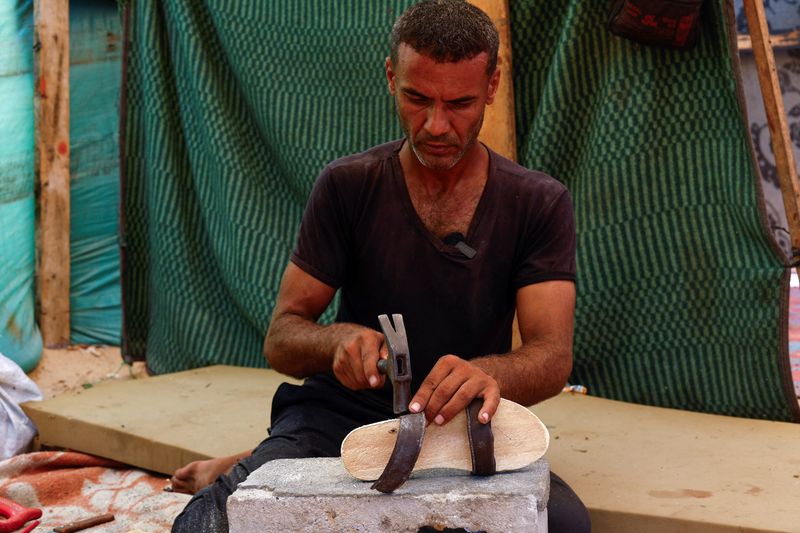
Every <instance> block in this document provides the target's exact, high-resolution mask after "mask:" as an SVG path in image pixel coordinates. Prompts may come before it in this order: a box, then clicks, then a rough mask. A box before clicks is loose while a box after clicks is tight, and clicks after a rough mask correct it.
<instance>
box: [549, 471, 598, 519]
mask: <svg viewBox="0 0 800 533" xmlns="http://www.w3.org/2000/svg"><path fill="white" fill-rule="evenodd" d="M547 529H548V531H549V532H550V533H589V532H590V531H591V530H592V521H591V519H590V518H589V511H588V510H587V509H586V506H585V505H584V504H583V502H582V501H581V500H580V498H578V496H577V494H575V492H574V491H573V490H572V489H571V488H570V486H569V485H567V484H566V483H565V482H564V480H562V479H561V478H560V477H558V476H557V475H555V474H553V473H551V474H550V501H548V502H547Z"/></svg>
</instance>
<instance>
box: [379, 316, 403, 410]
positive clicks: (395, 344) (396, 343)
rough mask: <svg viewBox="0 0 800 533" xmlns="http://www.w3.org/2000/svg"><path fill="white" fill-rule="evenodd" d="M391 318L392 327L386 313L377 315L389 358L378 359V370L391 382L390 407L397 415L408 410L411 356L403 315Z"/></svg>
mask: <svg viewBox="0 0 800 533" xmlns="http://www.w3.org/2000/svg"><path fill="white" fill-rule="evenodd" d="M392 319H393V320H394V324H395V327H392V323H391V322H390V321H389V317H388V316H387V315H380V316H379V317H378V322H380V325H381V330H383V335H384V337H386V344H387V346H388V347H389V358H388V359H381V360H380V361H378V371H379V372H380V373H382V374H386V375H387V376H389V381H391V382H392V407H393V410H394V413H395V414H397V415H399V414H403V413H405V412H407V411H408V402H409V401H410V400H411V356H410V355H409V353H408V338H407V337H406V327H405V325H404V324H403V315H400V314H394V315H392Z"/></svg>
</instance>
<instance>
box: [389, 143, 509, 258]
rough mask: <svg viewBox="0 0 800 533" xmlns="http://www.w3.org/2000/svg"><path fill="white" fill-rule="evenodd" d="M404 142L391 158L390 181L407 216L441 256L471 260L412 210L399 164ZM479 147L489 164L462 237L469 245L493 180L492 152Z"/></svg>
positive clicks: (406, 184)
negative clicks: (392, 181)
mask: <svg viewBox="0 0 800 533" xmlns="http://www.w3.org/2000/svg"><path fill="white" fill-rule="evenodd" d="M405 142H407V141H405V140H402V141H400V143H399V145H398V147H397V149H396V150H395V151H394V156H393V157H392V171H393V172H392V179H393V180H394V181H395V186H396V187H397V188H398V189H399V190H400V191H401V194H400V198H401V200H402V201H403V204H404V207H405V208H406V209H407V210H408V215H409V217H410V218H411V219H413V220H415V221H416V226H417V228H418V229H419V231H420V232H421V233H422V234H423V235H425V237H426V238H427V239H428V241H429V242H430V243H431V244H432V245H433V246H434V247H435V248H436V249H437V250H439V252H441V253H442V254H445V255H447V256H448V257H450V258H453V259H457V260H462V261H466V260H469V259H471V257H468V256H467V255H465V254H464V253H463V252H462V251H461V250H459V249H458V248H456V247H455V246H454V245H451V244H447V243H445V242H444V240H442V239H441V238H440V237H439V236H438V235H436V234H435V233H433V232H432V231H431V230H430V229H429V228H428V226H426V225H425V222H424V221H423V220H422V217H421V216H420V215H419V213H418V212H417V210H416V209H415V208H414V202H413V201H412V200H411V192H410V191H409V190H408V183H407V182H406V179H405V174H404V172H403V165H402V163H400V150H401V149H402V148H403V145H404V144H405ZM481 146H482V147H483V148H484V149H485V150H486V152H487V154H488V157H489V164H488V169H487V176H486V182H485V183H484V185H483V191H481V197H480V198H479V199H478V204H477V205H476V206H475V211H474V212H473V213H472V218H471V219H470V222H469V227H468V229H467V234H466V235H463V236H462V237H463V240H464V242H465V243H466V244H467V245H469V243H470V242H473V241H474V240H475V235H476V233H477V232H479V231H480V225H481V218H482V216H483V213H484V211H485V210H486V208H485V204H486V203H487V202H488V200H487V197H489V196H491V194H492V193H491V190H490V189H491V187H492V185H493V184H494V180H492V179H491V176H492V166H493V161H492V153H493V152H492V151H491V150H489V149H488V148H487V147H486V146H485V145H484V144H483V143H481Z"/></svg>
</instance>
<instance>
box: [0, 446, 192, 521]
mask: <svg viewBox="0 0 800 533" xmlns="http://www.w3.org/2000/svg"><path fill="white" fill-rule="evenodd" d="M167 484H168V483H167V479H166V478H165V477H156V476H153V475H151V474H149V473H147V472H145V471H143V470H137V469H134V468H131V467H130V466H127V465H124V464H122V463H118V462H116V461H111V460H108V459H102V458H100V457H94V456H92V455H86V454H83V453H77V452H37V453H29V454H23V455H17V456H16V457H12V458H10V459H7V460H5V461H2V462H0V497H3V498H7V499H9V500H12V501H14V502H16V503H18V504H20V505H22V506H24V507H31V508H39V509H41V510H42V512H43V515H42V518H41V519H40V521H41V525H40V526H39V527H38V528H36V529H35V530H34V531H35V532H39V531H41V532H44V531H50V530H52V529H53V528H55V527H57V526H60V525H64V524H67V523H69V522H74V521H76V520H80V519H83V518H89V517H92V516H97V515H101V514H103V513H113V514H114V515H115V520H114V521H113V522H109V523H107V524H103V525H99V526H95V527H93V528H91V529H88V530H87V531H88V532H91V533H94V532H101V531H102V532H108V533H118V532H119V533H127V532H129V531H132V530H139V531H144V532H148V533H150V532H162V531H169V530H170V527H171V525H172V521H173V519H174V518H175V516H177V515H178V513H180V511H181V510H182V509H183V507H184V505H186V502H187V501H188V500H189V498H190V497H189V496H187V495H185V494H175V493H168V492H164V491H163V488H164V486H165V485H167Z"/></svg>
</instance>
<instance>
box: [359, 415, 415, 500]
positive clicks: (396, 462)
mask: <svg viewBox="0 0 800 533" xmlns="http://www.w3.org/2000/svg"><path fill="white" fill-rule="evenodd" d="M424 437H425V413H415V414H411V415H403V416H401V417H400V428H399V429H398V430H397V440H396V441H395V443H394V449H393V450H392V455H391V457H389V462H388V463H387V464H386V468H384V469H383V473H382V474H381V477H379V478H378V480H377V481H376V482H375V483H373V484H372V487H371V488H373V489H375V490H378V491H380V492H385V493H390V492H393V491H394V490H395V489H397V488H398V487H400V486H401V485H402V484H403V483H405V482H406V481H407V480H408V478H409V476H410V475H411V471H412V470H414V465H415V464H416V463H417V458H418V457H419V452H420V450H422V441H423V438H424Z"/></svg>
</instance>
